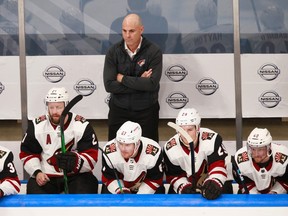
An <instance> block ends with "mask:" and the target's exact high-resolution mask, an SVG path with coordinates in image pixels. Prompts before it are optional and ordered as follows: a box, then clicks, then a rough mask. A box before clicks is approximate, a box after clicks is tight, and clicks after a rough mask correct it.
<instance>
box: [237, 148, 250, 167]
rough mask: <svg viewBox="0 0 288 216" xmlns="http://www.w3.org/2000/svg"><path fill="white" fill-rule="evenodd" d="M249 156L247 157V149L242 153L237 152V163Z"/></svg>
mask: <svg viewBox="0 0 288 216" xmlns="http://www.w3.org/2000/svg"><path fill="white" fill-rule="evenodd" d="M248 160H249V157H248V153H247V151H245V152H243V153H242V154H239V155H238V156H237V163H238V164H240V163H242V162H245V161H248Z"/></svg>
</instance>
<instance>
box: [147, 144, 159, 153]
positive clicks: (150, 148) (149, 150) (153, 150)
mask: <svg viewBox="0 0 288 216" xmlns="http://www.w3.org/2000/svg"><path fill="white" fill-rule="evenodd" d="M158 151H159V148H157V147H156V146H153V145H151V144H148V145H147V148H146V150H145V152H146V154H151V155H153V156H155V155H156V154H157V152H158Z"/></svg>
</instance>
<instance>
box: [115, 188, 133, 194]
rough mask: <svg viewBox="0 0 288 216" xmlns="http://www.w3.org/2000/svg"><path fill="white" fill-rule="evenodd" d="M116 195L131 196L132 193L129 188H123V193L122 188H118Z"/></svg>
mask: <svg viewBox="0 0 288 216" xmlns="http://www.w3.org/2000/svg"><path fill="white" fill-rule="evenodd" d="M116 194H131V191H130V189H129V188H126V187H123V188H122V191H121V190H120V188H117V189H116Z"/></svg>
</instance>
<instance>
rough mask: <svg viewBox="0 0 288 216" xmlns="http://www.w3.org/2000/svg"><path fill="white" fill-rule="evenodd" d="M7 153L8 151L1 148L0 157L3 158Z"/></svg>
mask: <svg viewBox="0 0 288 216" xmlns="http://www.w3.org/2000/svg"><path fill="white" fill-rule="evenodd" d="M6 153H7V152H6V151H3V150H0V158H3V157H4V155H5V154H6Z"/></svg>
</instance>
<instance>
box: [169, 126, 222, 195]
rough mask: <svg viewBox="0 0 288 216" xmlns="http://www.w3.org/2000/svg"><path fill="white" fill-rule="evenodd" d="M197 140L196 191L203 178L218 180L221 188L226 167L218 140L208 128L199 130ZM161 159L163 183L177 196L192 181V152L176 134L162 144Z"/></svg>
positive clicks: (195, 150)
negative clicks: (164, 172)
mask: <svg viewBox="0 0 288 216" xmlns="http://www.w3.org/2000/svg"><path fill="white" fill-rule="evenodd" d="M198 140H199V141H198V145H197V147H196V148H195V149H194V155H195V173H196V176H194V177H193V178H195V177H196V180H195V181H196V183H197V188H201V185H202V183H203V181H204V180H205V178H206V177H208V178H217V179H219V180H220V181H221V182H222V183H223V184H224V183H225V181H226V179H227V170H226V167H225V158H226V156H227V153H226V150H225V149H224V147H223V144H222V138H221V136H220V135H219V134H218V133H216V132H214V131H212V130H210V129H208V128H200V133H199V138H198ZM163 155H164V162H165V166H166V170H165V171H166V180H167V182H168V183H170V184H171V185H172V186H173V189H174V191H175V192H176V193H177V190H178V188H179V186H180V185H181V184H183V183H188V182H191V181H192V179H191V178H192V176H191V174H192V169H191V152H190V150H189V149H188V148H187V147H186V146H185V145H184V144H183V143H182V142H181V141H180V136H179V134H176V135H174V136H173V137H172V138H170V140H169V141H168V142H167V143H165V144H164V147H163Z"/></svg>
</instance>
